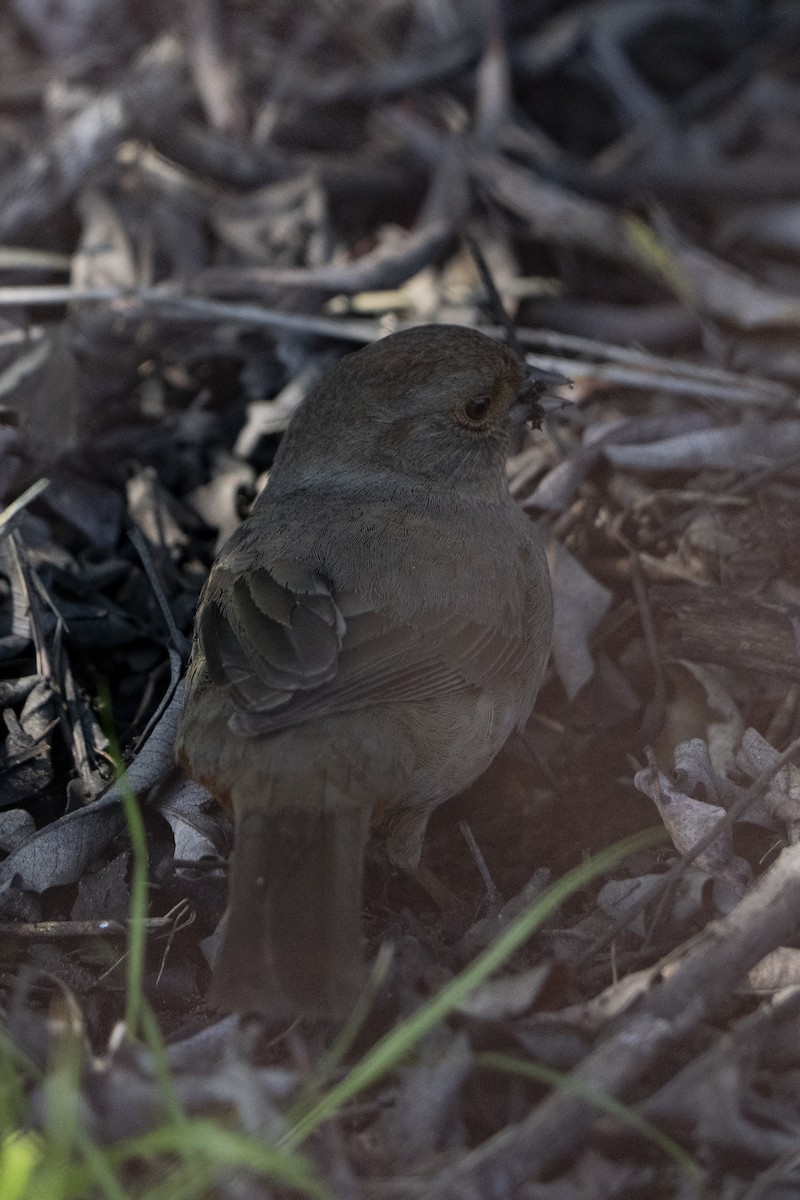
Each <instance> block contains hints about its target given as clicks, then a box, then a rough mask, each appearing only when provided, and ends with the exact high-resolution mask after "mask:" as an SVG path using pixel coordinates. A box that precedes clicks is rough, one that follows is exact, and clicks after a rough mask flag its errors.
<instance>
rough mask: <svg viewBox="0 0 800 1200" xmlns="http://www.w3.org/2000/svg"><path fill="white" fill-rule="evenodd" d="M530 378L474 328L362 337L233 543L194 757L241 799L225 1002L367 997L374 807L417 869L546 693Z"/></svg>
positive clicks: (190, 703) (216, 580)
mask: <svg viewBox="0 0 800 1200" xmlns="http://www.w3.org/2000/svg"><path fill="white" fill-rule="evenodd" d="M524 383H525V376H524V372H523V367H522V365H521V364H520V363H519V361H518V360H517V358H516V356H515V355H514V354H513V353H512V352H511V351H510V350H509V349H508V348H507V347H505V346H503V345H501V344H500V343H498V342H495V341H493V340H491V339H490V338H488V337H486V336H485V335H484V334H481V333H477V332H476V331H474V330H470V329H463V328H459V327H456V326H446V325H445V326H421V327H418V328H415V329H409V330H406V331H404V332H402V333H397V334H394V335H393V336H391V337H387V338H384V339H383V340H382V341H379V342H376V343H374V344H373V345H370V346H367V347H366V348H365V349H363V350H359V351H357V352H356V353H354V354H350V355H348V356H346V357H345V358H344V359H342V361H341V362H339V363H337V365H336V366H335V367H333V369H332V370H331V371H329V372H328V374H327V375H325V377H324V378H323V379H322V380H321V381H320V382H319V383H318V384H317V386H316V387H315V388H314V389H313V391H312V392H311V394H310V395H309V396H308V398H307V399H306V400H305V402H304V403H303V404H302V405H301V406H300V408H299V409H298V411H297V413H296V414H295V416H294V417H293V419H292V421H291V423H290V425H289V428H288V430H287V431H286V434H285V436H284V438H283V441H282V443H281V446H280V449H279V451H278V454H277V456H276V459H275V463H274V466H273V468H272V470H271V472H270V476H269V482H268V484H267V487H266V488H265V490H264V492H263V493H262V495H261V496H260V497H259V499H258V500H257V502H256V504H255V506H254V508H253V511H252V514H251V515H250V517H248V519H247V520H246V521H245V522H244V523H243V524H242V526H241V527H240V528H239V529H238V530H237V531H236V533H234V534H233V536H232V537H231V538H230V539H229V541H228V542H227V544H226V545H225V546H224V547H223V549H222V551H221V553H220V555H219V557H218V559H217V561H216V563H215V564H214V567H213V569H212V571H211V575H210V576H209V579H208V583H207V584H206V587H205V590H204V591H203V594H202V596H201V598H200V604H199V608H198V613H197V624H196V632H195V640H194V649H193V654H192V661H191V665H190V667H189V673H188V700H187V703H186V708H185V710H184V714H183V718H182V723H181V728H180V731H179V736H178V756H179V760H180V762H181V764H182V765H183V767H184V768H185V769H186V771H188V772H189V773H190V774H191V775H193V776H194V777H195V778H196V779H198V780H199V781H200V782H201V783H203V784H204V785H205V786H206V787H207V788H208V789H209V790H210V791H211V792H212V793H213V795H214V796H216V797H217V799H218V800H220V801H221V802H222V803H223V804H225V805H229V806H231V807H232V808H233V811H234V813H235V819H236V828H235V850H234V856H233V874H232V881H231V888H230V897H229V905H228V916H227V927H226V930H225V934H224V938H223V942H222V947H221V949H220V953H219V956H218V958H217V962H216V964H215V967H214V982H213V986H212V1000H213V1001H214V1002H216V1003H217V1004H219V1005H221V1006H223V1007H226V1008H230V1009H234V1010H237V1011H240V1012H252V1011H254V1012H260V1013H265V1014H268V1015H270V1016H272V1017H275V1016H278V1015H286V1014H288V1013H291V1012H294V1013H298V1012H299V1013H304V1014H307V1015H325V1016H328V1017H331V1016H339V1015H342V1014H343V1013H344V1012H346V1011H347V1009H348V1006H349V1005H350V1004H351V1003H352V1000H353V998H354V995H355V994H357V990H358V987H359V985H360V980H361V975H362V951H361V927H360V904H361V897H360V889H361V873H362V860H363V856H364V848H365V844H366V840H367V835H368V831H369V829H370V825H372V826H373V827H374V828H375V829H376V830H377V832H378V834H379V835H382V836H384V837H385V839H386V841H387V849H388V854H389V857H390V859H391V860H392V862H394V863H395V864H397V865H399V866H401V867H404V868H407V869H410V868H413V867H414V866H416V865H417V863H418V862H419V856H420V849H421V845H422V839H423V836H424V833H425V827H426V825H427V823H428V818H429V817H430V815H431V813H432V812H433V810H434V809H435V808H436V807H437V805H439V804H441V803H442V801H443V800H447V799H448V798H449V797H450V796H453V795H455V794H456V793H457V792H460V791H461V790H462V789H463V788H465V787H466V786H467V784H469V783H471V782H472V781H473V780H474V779H476V778H477V777H478V775H480V774H481V772H482V771H483V770H484V769H485V768H486V767H487V766H488V764H489V763H490V762H491V760H492V759H493V758H494V756H495V755H496V754H497V752H498V750H499V749H500V747H501V746H502V745H503V743H504V742H505V741H506V739H507V738H508V736H509V734H510V733H511V732H512V730H514V729H519V728H520V727H521V726H523V725H524V724H525V722H526V720H527V718H528V716H529V714H530V711H531V707H532V705H533V701H534V698H535V696H536V692H537V689H538V687H539V684H540V682H541V679H542V675H543V673H544V669H545V664H546V661H547V656H548V651H549V646H550V630H551V622H552V611H551V595H550V582H549V578H548V573H547V566H546V563H545V558H544V554H543V552H542V548H541V546H540V545H539V542H538V541H537V539H536V536H535V535H534V532H533V529H532V527H531V523H530V521H529V520H528V518H527V517H525V516H524V514H523V513H522V512H521V511H520V509H519V508H518V507H517V506H516V504H515V503H514V501H513V500H512V498H511V496H510V494H509V491H508V486H507V484H506V475H505V449H506V443H507V440H508V435H509V432H510V429H511V427H512V423H513V421H514V419H524V418H525V416H526V415H530V402H527V411H526V402H525V401H524V398H523V399H520V393H521V391H522V390H523V387H524Z"/></svg>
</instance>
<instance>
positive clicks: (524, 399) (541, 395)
mask: <svg viewBox="0 0 800 1200" xmlns="http://www.w3.org/2000/svg"><path fill="white" fill-rule="evenodd" d="M561 387H572V380H571V379H567V377H566V375H559V374H557V372H555V371H541V370H539V368H538V367H528V368H527V369H526V373H525V383H524V384H523V387H522V391H521V392H520V393H519V395H518V396H517V398H516V400H515V401H514V403H513V404H512V405H511V408H510V409H509V411H508V415H509V417H510V418H511V420H512V421H513V422H514V424H515V425H522V424H524V423H525V422H528V423H530V424H531V425H534V426H536V427H537V428H538V426H539V425H541V423H542V419H543V418H544V417H545V416H547V414H548V413H550V412H554V411H555V410H556V409H558V408H561V406H562V405H563V404H564V401H563V399H562V398H561V397H560V396H556V395H554V394H553V390H554V389H555V388H561Z"/></svg>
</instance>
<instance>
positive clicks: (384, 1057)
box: [280, 827, 667, 1147]
mask: <svg viewBox="0 0 800 1200" xmlns="http://www.w3.org/2000/svg"><path fill="white" fill-rule="evenodd" d="M666 836H667V835H666V833H665V831H664V829H663V828H661V827H659V828H657V829H647V830H644V831H643V832H642V833H637V834H634V835H633V836H632V837H629V838H625V839H624V840H623V841H621V842H617V843H616V845H614V846H609V847H608V848H607V849H605V850H601V851H600V852H599V853H598V854H596V855H594V857H593V858H590V859H589V860H588V862H585V863H581V865H580V866H579V867H574V868H573V869H572V870H571V871H568V872H567V873H566V875H564V876H562V878H561V879H558V880H556V882H555V883H554V884H553V885H552V886H551V887H549V888H548V889H547V891H546V892H545V893H544V895H542V896H540V897H539V898H538V900H536V901H535V903H534V904H532V905H531V907H530V908H529V909H527V910H526V911H525V912H524V913H522V914H521V915H520V916H519V917H518V918H517V919H516V920H515V921H514V922H513V924H511V925H510V926H509V927H508V929H507V930H506V931H505V932H504V933H503V934H502V936H501V937H499V938H498V939H497V941H496V942H494V943H493V944H492V945H491V946H489V947H488V948H487V949H486V950H484V951H483V953H482V954H480V955H479V956H478V957H477V958H476V959H475V961H474V962H473V963H471V964H470V965H469V966H468V967H466V968H465V969H464V970H463V971H462V972H461V973H460V974H459V975H457V976H456V978H455V979H453V980H452V981H451V982H450V983H449V984H447V986H446V987H444V988H442V990H441V991H440V992H439V993H438V994H437V995H436V996H434V997H433V998H432V999H431V1000H429V1001H428V1002H427V1004H423V1006H422V1007H421V1008H420V1009H419V1010H418V1011H417V1012H416V1013H414V1015H413V1016H412V1017H409V1019H408V1020H407V1021H404V1022H403V1024H402V1025H400V1026H398V1027H397V1028H396V1029H393V1030H392V1031H391V1032H390V1033H387V1034H386V1035H385V1037H383V1038H381V1040H380V1041H379V1042H377V1043H376V1045H375V1046H374V1047H373V1048H372V1050H370V1052H369V1053H368V1054H366V1055H365V1056H364V1058H363V1059H362V1060H361V1062H359V1063H357V1064H356V1066H355V1067H353V1069H352V1071H350V1073H349V1074H348V1075H347V1076H346V1077H345V1078H344V1079H343V1080H342V1081H341V1082H340V1083H338V1084H337V1085H336V1086H335V1087H333V1088H331V1090H330V1091H329V1092H327V1093H326V1094H325V1095H324V1096H322V1098H321V1099H320V1100H318V1101H317V1102H316V1103H315V1104H314V1105H313V1107H312V1108H311V1109H310V1110H309V1111H308V1112H307V1113H306V1114H305V1116H303V1117H301V1118H300V1119H299V1120H298V1121H297V1122H296V1123H295V1125H294V1126H293V1128H292V1129H291V1130H290V1131H289V1132H288V1133H287V1134H286V1135H285V1137H284V1138H283V1140H282V1142H281V1143H280V1144H281V1145H286V1146H290V1147H295V1146H299V1145H300V1144H301V1143H302V1142H303V1141H305V1139H306V1138H307V1137H308V1136H309V1134H311V1133H313V1132H314V1130H315V1129H317V1128H318V1127H319V1126H320V1125H321V1124H322V1123H323V1122H324V1121H326V1120H328V1118H329V1117H331V1116H333V1114H334V1113H335V1112H337V1111H338V1109H339V1108H341V1106H342V1105H343V1104H345V1103H347V1102H348V1101H349V1100H352V1099H353V1097H354V1096H357V1095H358V1094H359V1093H360V1092H363V1091H364V1090H365V1088H368V1087H370V1086H371V1085H372V1084H373V1083H376V1082H377V1081H378V1080H379V1079H381V1078H382V1077H383V1076H384V1075H386V1074H387V1073H388V1072H389V1071H392V1070H393V1069H394V1068H395V1067H396V1066H397V1065H398V1064H399V1063H401V1062H402V1061H403V1060H404V1059H405V1058H406V1056H407V1055H408V1054H409V1052H410V1051H411V1050H412V1049H413V1048H414V1046H416V1045H417V1043H418V1042H419V1041H420V1040H421V1039H422V1038H423V1037H424V1036H425V1034H426V1033H428V1032H429V1031H430V1030H431V1029H433V1028H434V1026H435V1025H437V1024H438V1023H439V1021H441V1020H443V1019H444V1017H446V1016H447V1015H448V1014H449V1013H451V1012H452V1011H453V1009H454V1008H456V1007H457V1006H458V1005H459V1004H461V1003H462V1001H464V1000H465V999H466V997H467V996H468V995H469V993H470V992H472V991H474V989H475V988H476V987H477V986H478V984H480V983H483V981H484V980H485V979H486V978H488V976H489V975H491V974H492V973H493V972H494V971H496V970H497V968H498V967H500V966H502V964H503V963H504V962H506V961H507V959H509V958H510V957H511V955H512V954H513V953H514V952H515V951H516V950H518V949H519V947H520V946H522V945H523V944H524V943H525V942H526V941H527V940H528V938H529V937H530V936H531V935H532V934H533V933H534V932H535V930H536V929H538V928H539V926H540V925H541V924H542V923H543V922H544V921H545V920H546V919H547V918H548V917H549V916H550V914H551V913H553V912H555V910H556V909H557V908H558V907H559V905H561V904H563V902H564V901H565V900H566V899H567V898H568V897H569V896H571V895H572V894H573V893H574V892H577V891H579V890H580V889H581V888H582V887H584V886H585V885H586V884H587V883H590V882H591V881H592V880H593V879H596V878H597V876H598V875H603V874H604V873H605V872H606V871H609V870H611V869H612V868H613V867H616V866H617V865H618V864H619V863H620V862H622V860H623V859H624V858H627V857H628V855H630V854H635V853H636V852H637V851H639V850H644V849H646V848H647V847H650V846H655V845H657V843H659V842H662V841H664V840H665V839H666Z"/></svg>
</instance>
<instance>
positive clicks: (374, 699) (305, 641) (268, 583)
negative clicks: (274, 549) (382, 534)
mask: <svg viewBox="0 0 800 1200" xmlns="http://www.w3.org/2000/svg"><path fill="white" fill-rule="evenodd" d="M225 574H226V573H224V572H222V573H221V572H217V581H216V587H215V589H214V593H213V596H212V595H209V596H207V597H206V599H205V600H204V602H203V605H202V608H201V612H200V616H199V621H198V635H199V640H200V646H201V649H202V651H203V654H204V656H205V660H206V664H207V668H208V672H209V674H210V676H211V678H212V680H214V681H215V682H216V683H218V684H220V685H222V686H224V687H226V688H227V689H228V692H229V695H230V697H231V700H232V702H233V705H234V709H235V715H234V717H233V720H232V728H234V729H235V730H236V731H237V732H239V733H242V734H254V733H259V732H265V731H269V730H273V729H280V728H286V727H287V726H290V725H295V724H298V723H300V722H304V721H307V720H309V719H311V718H313V717H318V716H323V715H329V714H332V713H342V712H350V711H353V710H354V709H360V708H365V707H371V706H372V705H374V704H393V703H414V702H418V701H421V700H425V699H430V698H432V697H435V696H438V695H443V694H453V693H455V692H457V691H462V692H463V691H472V692H473V693H474V694H476V695H477V693H478V692H480V691H483V690H484V689H486V688H491V687H492V684H493V683H494V682H495V681H499V680H502V679H504V678H505V677H507V675H508V672H509V670H510V669H512V667H513V664H514V663H515V662H516V661H517V660H518V659H519V656H520V654H521V652H522V651H523V647H522V646H521V644H520V641H521V640H520V639H519V638H517V637H513V636H511V635H509V634H506V633H503V632H501V630H500V629H499V628H498V627H497V626H486V625H482V624H479V623H476V622H472V621H469V620H465V619H462V618H457V617H453V616H452V615H451V614H448V613H445V612H444V611H441V612H437V611H430V610H428V611H426V613H425V616H424V620H422V621H420V622H419V624H418V625H415V626H414V625H411V624H410V623H409V624H405V623H402V622H398V621H397V620H393V619H391V618H390V617H389V616H387V615H386V614H385V613H382V612H375V611H374V610H371V609H370V608H369V606H368V605H367V604H365V603H364V602H363V601H362V600H360V598H359V597H358V596H357V595H355V594H353V593H338V594H336V593H334V591H333V589H332V588H331V586H330V584H329V583H328V581H327V580H326V579H325V578H324V576H322V575H321V574H320V573H319V572H316V571H313V570H310V569H308V568H306V567H303V566H299V565H298V564H296V563H291V562H286V561H279V562H274V563H272V564H271V566H270V568H269V570H267V569H266V568H264V567H262V568H259V569H257V570H254V571H249V572H247V573H245V574H242V575H238V576H234V575H232V574H228V575H227V578H224V577H222V576H223V575H225Z"/></svg>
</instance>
